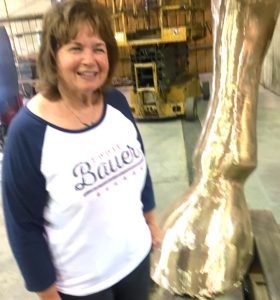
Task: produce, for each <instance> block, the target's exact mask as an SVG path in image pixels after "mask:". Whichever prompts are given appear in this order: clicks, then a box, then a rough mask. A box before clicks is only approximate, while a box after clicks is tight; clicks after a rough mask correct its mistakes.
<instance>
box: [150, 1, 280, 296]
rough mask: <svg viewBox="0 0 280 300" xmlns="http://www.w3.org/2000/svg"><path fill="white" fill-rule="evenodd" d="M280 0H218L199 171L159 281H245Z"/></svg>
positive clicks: (172, 287)
mask: <svg viewBox="0 0 280 300" xmlns="http://www.w3.org/2000/svg"><path fill="white" fill-rule="evenodd" d="M279 5H280V1H279V0H213V1H212V13H213V17H214V55H213V56H214V64H213V66H214V72H213V84H212V96H211V99H210V103H209V109H208V113H207V117H206V121H205V123H204V126H203V129H202V133H201V136H200V139H199V141H198V144H197V146H196V149H195V154H194V166H195V170H196V177H195V180H194V182H193V184H192V185H191V187H190V188H189V190H188V191H187V192H186V194H185V195H184V196H183V197H182V199H180V201H178V202H177V203H176V204H175V205H174V206H173V207H171V208H170V211H169V213H167V215H166V218H165V223H164V224H163V230H164V238H163V241H162V244H161V246H160V247H159V248H158V249H156V250H155V251H154V253H153V257H152V273H151V276H152V278H153V280H154V281H155V282H156V283H158V284H159V285H160V286H161V287H163V288H165V289H167V290H169V291H170V292H172V293H174V294H179V295H185V294H187V295H190V296H192V297H196V298H199V299H204V298H205V297H211V296H214V295H216V294H220V293H224V292H226V291H227V290H229V289H231V288H233V287H234V286H236V285H239V284H240V281H241V280H242V278H243V276H244V275H245V273H246V272H247V269H248V267H249V265H250V263H251V259H252V257H253V235H252V230H251V222H250V217H249V211H248V208H247V205H246V200H245V197H244V182H245V180H246V179H247V177H248V176H249V175H250V173H251V172H252V171H253V170H254V168H255V167H256V164H257V149H256V109H257V93H258V84H259V79H260V71H261V65H262V61H263V58H264V55H265V52H266V50H267V48H268V45H269V42H270V39H271V37H272V34H273V30H274V27H275V23H276V19H277V16H278V12H279Z"/></svg>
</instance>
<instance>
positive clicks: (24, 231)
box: [2, 108, 56, 291]
mask: <svg viewBox="0 0 280 300" xmlns="http://www.w3.org/2000/svg"><path fill="white" fill-rule="evenodd" d="M26 120H28V121H26ZM33 123H34V124H33ZM39 125H40V124H39ZM44 130H45V129H44V126H38V122H34V120H33V121H32V119H31V120H30V117H28V116H27V112H26V108H23V109H22V110H21V111H20V112H19V113H18V114H17V115H16V117H15V118H14V119H13V122H12V124H11V125H10V127H9V132H8V136H7V143H6V144H5V147H4V156H3V167H2V198H3V207H4V216H5V222H6V228H7V234H8V239H9V242H10V246H11V249H12V252H13V254H14V256H15V259H16V261H17V264H18V266H19V268H20V271H21V273H22V276H23V278H24V280H25V285H26V288H27V289H28V290H30V291H42V290H44V289H46V288H48V287H49V286H50V285H52V284H53V283H54V282H55V279H56V277H55V270H54V266H53V264H52V260H51V256H50V252H49V248H48V245H47V242H46V239H45V232H44V219H43V211H44V207H45V205H46V203H47V199H48V195H47V192H46V191H45V180H44V177H43V175H42V174H41V172H40V159H41V148H42V143H43V138H44Z"/></svg>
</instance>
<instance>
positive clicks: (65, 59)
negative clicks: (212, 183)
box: [2, 0, 160, 300]
mask: <svg viewBox="0 0 280 300" xmlns="http://www.w3.org/2000/svg"><path fill="white" fill-rule="evenodd" d="M109 20H110V17H109V16H108V14H107V10H106V9H105V8H104V7H103V6H101V5H99V4H97V3H96V2H95V1H91V0H69V1H65V2H63V3H58V4H57V5H56V6H54V7H53V8H52V9H51V10H49V11H48V12H47V13H46V15H45V17H44V21H43V33H42V45H41V48H40V51H39V56H38V75H39V86H38V88H39V93H38V94H37V95H36V96H35V97H34V98H32V99H31V100H30V101H29V102H28V104H27V106H25V107H23V108H22V109H21V111H20V112H19V113H18V114H17V116H16V117H15V118H14V120H13V122H12V124H11V127H10V130H9V136H8V142H7V144H6V147H5V153H4V161H3V175H4V176H3V188H2V191H3V203H4V212H5V218H6V224H7V232H8V236H9V241H10V244H11V248H12V250H13V253H14V256H15V258H16V260H17V263H18V265H19V268H20V270H21V273H22V275H23V278H24V280H25V283H26V287H27V289H28V290H30V291H34V292H36V293H37V295H38V297H39V299H40V300H49V299H51V300H61V299H62V300H67V299H81V300H82V299H84V300H98V299H102V300H125V299H134V300H147V299H148V294H149V282H150V279H149V272H150V270H149V253H150V250H151V247H152V245H154V246H155V245H157V244H158V243H159V240H160V229H159V227H158V224H157V221H156V217H155V201H154V194H153V187H152V181H151V178H150V175H149V170H148V167H147V163H146V160H145V155H144V147H143V143H142V138H141V136H140V133H139V130H138V128H137V126H136V123H135V121H134V119H133V117H132V114H131V112H130V109H129V106H128V103H127V101H126V99H125V97H124V96H123V95H122V94H121V93H120V92H119V91H117V90H116V89H114V88H112V87H110V80H111V78H112V74H113V71H114V68H115V66H116V63H117V58H118V48H117V44H116V41H115V39H114V34H113V31H112V30H111V26H110V22H109ZM18 178H21V181H18ZM26 241H28V243H27V242H26ZM42 270H43V272H42Z"/></svg>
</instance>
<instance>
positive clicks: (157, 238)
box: [144, 209, 162, 249]
mask: <svg viewBox="0 0 280 300" xmlns="http://www.w3.org/2000/svg"><path fill="white" fill-rule="evenodd" d="M144 217H145V219H146V222H147V224H148V226H149V229H150V231H151V235H152V243H153V249H154V248H155V247H157V246H159V244H160V243H161V241H162V230H161V229H160V227H159V224H158V222H157V219H156V214H155V210H154V209H153V210H150V211H148V212H145V213H144Z"/></svg>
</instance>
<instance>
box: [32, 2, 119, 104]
mask: <svg viewBox="0 0 280 300" xmlns="http://www.w3.org/2000/svg"><path fill="white" fill-rule="evenodd" d="M85 22H86V23H88V24H89V25H90V26H91V27H92V29H93V32H94V33H97V34H98V35H99V36H100V38H101V39H102V40H103V41H104V42H105V44H106V47H107V51H108V59H109V73H108V79H107V81H106V83H105V86H106V85H108V84H109V83H110V81H111V79H112V75H113V71H114V69H115V67H116V64H117V61H118V46H117V43H116V40H115V37H114V32H113V31H112V27H111V20H110V16H109V14H108V11H107V8H106V7H104V6H102V5H101V4H99V3H96V2H94V1H93V0H68V1H64V2H63V3H58V4H57V5H56V6H54V7H52V8H51V9H50V10H49V11H48V12H47V13H46V14H45V16H44V19H43V32H42V39H41V47H40V50H39V55H38V60H37V71H38V76H39V80H38V89H39V91H40V92H41V93H42V94H43V95H44V96H45V97H47V98H49V99H51V100H57V99H59V98H60V93H59V90H58V87H57V85H58V76H57V67H56V53H57V50H58V49H59V48H60V47H62V46H63V45H65V44H67V43H68V42H70V41H71V40H72V39H73V38H75V36H76V35H77V33H78V28H79V25H80V24H81V23H85Z"/></svg>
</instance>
